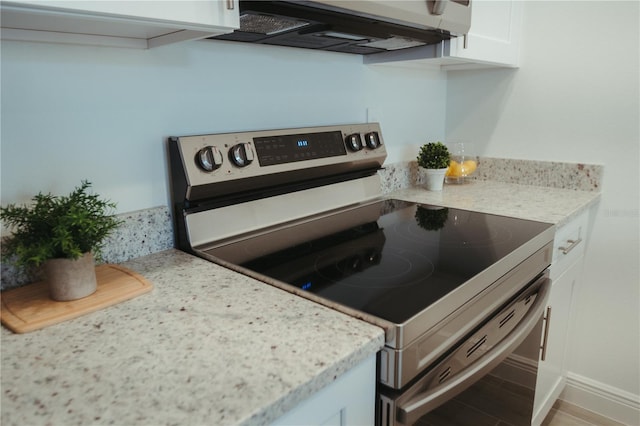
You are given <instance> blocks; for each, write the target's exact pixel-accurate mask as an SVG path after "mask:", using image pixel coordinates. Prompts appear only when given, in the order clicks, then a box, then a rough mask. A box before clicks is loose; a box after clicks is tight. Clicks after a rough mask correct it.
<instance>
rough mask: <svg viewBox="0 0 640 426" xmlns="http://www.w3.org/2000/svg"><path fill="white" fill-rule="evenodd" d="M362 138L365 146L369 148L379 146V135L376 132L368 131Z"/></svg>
mask: <svg viewBox="0 0 640 426" xmlns="http://www.w3.org/2000/svg"><path fill="white" fill-rule="evenodd" d="M364 140H365V143H366V144H367V146H368V147H369V148H371V149H376V148H377V147H379V146H380V136H379V135H378V132H370V133H367V134H366V135H364Z"/></svg>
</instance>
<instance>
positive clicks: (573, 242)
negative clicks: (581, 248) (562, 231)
mask: <svg viewBox="0 0 640 426" xmlns="http://www.w3.org/2000/svg"><path fill="white" fill-rule="evenodd" d="M567 242H568V243H569V245H568V246H566V247H558V250H562V254H568V253H569V252H570V251H571V250H573V249H574V248H576V247H577V246H578V244H580V243H581V242H582V238H578V239H577V240H567Z"/></svg>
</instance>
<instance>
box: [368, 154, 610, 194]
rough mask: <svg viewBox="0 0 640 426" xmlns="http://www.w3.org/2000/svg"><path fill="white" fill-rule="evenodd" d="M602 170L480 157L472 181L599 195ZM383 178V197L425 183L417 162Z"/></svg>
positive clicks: (389, 169) (393, 168) (390, 168)
mask: <svg viewBox="0 0 640 426" xmlns="http://www.w3.org/2000/svg"><path fill="white" fill-rule="evenodd" d="M603 170H604V167H603V166H601V165H596V164H583V163H560V162H552V161H533V160H514V159H508V158H507V159H505V158H491V157H478V168H477V169H476V172H475V173H474V174H473V175H472V178H473V179H478V180H493V181H498V182H508V183H515V184H520V185H534V186H546V187H550V188H560V189H572V190H576V191H600V188H601V185H602V175H603ZM380 177H381V180H382V191H383V192H384V193H388V192H392V191H395V190H398V189H403V188H409V187H412V186H416V185H422V184H423V183H424V182H423V181H422V178H421V174H420V173H419V168H418V164H417V163H416V162H415V161H410V162H404V163H394V164H389V165H385V168H384V169H383V170H381V171H380Z"/></svg>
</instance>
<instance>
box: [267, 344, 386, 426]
mask: <svg viewBox="0 0 640 426" xmlns="http://www.w3.org/2000/svg"><path fill="white" fill-rule="evenodd" d="M375 401H376V355H375V354H373V355H371V356H369V357H368V358H367V359H365V360H364V361H362V362H361V363H360V364H358V365H357V366H355V367H354V368H352V369H351V370H349V371H348V372H346V373H345V374H344V375H343V376H342V377H340V378H339V379H337V380H336V381H335V382H333V383H332V384H330V385H329V386H327V387H326V388H324V389H322V390H321V391H320V392H318V393H317V394H315V395H312V396H310V397H309V398H308V399H307V400H305V401H303V402H302V403H301V404H300V405H298V406H297V407H295V408H294V409H292V410H291V411H289V412H288V413H287V414H285V415H283V416H282V417H281V418H279V419H278V420H276V421H275V422H274V423H273V425H278V426H286V425H306V426H313V425H318V426H320V425H322V426H346V425H374V424H375Z"/></svg>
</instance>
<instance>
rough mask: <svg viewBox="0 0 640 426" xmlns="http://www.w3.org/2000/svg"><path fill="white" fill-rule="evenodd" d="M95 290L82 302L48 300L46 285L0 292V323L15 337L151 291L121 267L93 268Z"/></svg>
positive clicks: (141, 280)
mask: <svg viewBox="0 0 640 426" xmlns="http://www.w3.org/2000/svg"><path fill="white" fill-rule="evenodd" d="M96 278H97V281H98V288H97V290H96V292H95V293H93V294H91V295H89V296H87V297H83V298H82V299H76V300H70V301H66V302H58V301H55V300H52V299H50V298H49V292H48V288H47V283H46V281H40V282H37V283H33V284H29V285H26V286H24V287H19V288H16V289H13V290H7V291H4V292H2V306H1V309H0V320H1V321H2V324H4V325H5V326H6V327H7V328H8V329H10V330H11V331H13V332H15V333H26V332H29V331H34V330H38V329H40V328H44V327H47V326H50V325H53V324H57V323H60V322H62V321H66V320H69V319H72V318H77V317H79V316H82V315H85V314H88V313H90V312H94V311H97V310H98V309H102V308H106V307H108V306H112V305H115V304H116V303H120V302H123V301H125V300H128V299H132V298H134V297H136V296H139V295H141V294H144V293H147V292H149V291H151V289H152V288H153V285H152V284H151V283H150V282H148V281H147V280H146V279H145V278H143V277H142V276H141V275H139V274H137V273H135V272H133V271H131V270H129V269H127V268H123V267H121V266H117V265H111V264H105V265H99V266H96Z"/></svg>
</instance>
